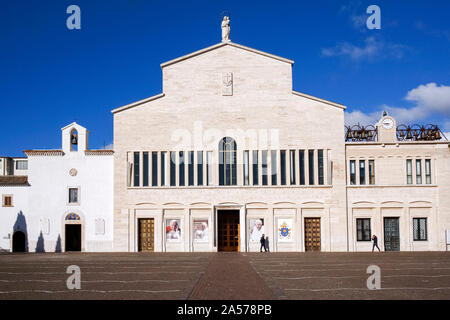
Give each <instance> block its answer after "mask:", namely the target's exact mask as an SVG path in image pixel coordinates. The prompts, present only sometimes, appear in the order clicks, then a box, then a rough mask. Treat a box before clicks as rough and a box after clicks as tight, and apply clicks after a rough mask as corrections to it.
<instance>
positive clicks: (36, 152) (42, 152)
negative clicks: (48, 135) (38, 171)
mask: <svg viewBox="0 0 450 320" xmlns="http://www.w3.org/2000/svg"><path fill="white" fill-rule="evenodd" d="M23 153H25V154H26V155H27V156H62V155H63V154H64V153H63V151H62V150H24V151H23Z"/></svg>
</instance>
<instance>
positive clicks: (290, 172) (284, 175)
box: [243, 150, 325, 186]
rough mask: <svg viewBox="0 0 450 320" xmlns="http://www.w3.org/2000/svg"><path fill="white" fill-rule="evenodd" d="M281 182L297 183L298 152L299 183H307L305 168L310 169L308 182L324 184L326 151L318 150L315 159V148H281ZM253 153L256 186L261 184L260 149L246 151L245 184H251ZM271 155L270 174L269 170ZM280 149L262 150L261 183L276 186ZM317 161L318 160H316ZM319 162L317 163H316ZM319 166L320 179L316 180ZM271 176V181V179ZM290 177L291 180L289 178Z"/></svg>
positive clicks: (285, 183)
mask: <svg viewBox="0 0 450 320" xmlns="http://www.w3.org/2000/svg"><path fill="white" fill-rule="evenodd" d="M279 152H280V175H281V176H280V184H281V185H282V186H284V185H287V184H288V181H289V184H290V185H296V184H297V178H296V172H297V168H296V166H297V164H296V161H295V159H296V154H297V153H298V159H299V163H298V166H299V168H298V170H299V176H300V177H299V178H300V181H299V184H300V185H305V184H306V181H305V170H308V184H309V185H314V184H316V183H317V184H318V185H323V184H324V183H325V173H324V170H325V164H324V151H323V150H317V159H315V155H314V154H315V150H280V151H279ZM305 152H306V153H307V155H308V168H306V167H305ZM250 154H252V173H253V181H252V184H253V185H254V186H257V185H260V184H259V183H260V182H259V171H258V170H259V160H258V159H259V158H258V154H259V151H244V161H243V166H244V168H243V174H244V185H250V178H249V172H250V165H249V157H250V156H249V155H250ZM269 155H270V164H271V166H270V168H271V169H270V174H269V172H268V164H269ZM277 155H278V151H276V150H270V151H269V150H262V151H261V170H262V172H261V185H263V186H267V185H272V186H275V185H277V184H278V163H277ZM288 157H289V167H288V165H287V160H288ZM316 161H317V162H316ZM316 163H317V164H316ZM316 168H317V176H318V181H317V182H316V181H315V174H316V171H315V170H316ZM269 177H270V181H269ZM288 179H289V180H288Z"/></svg>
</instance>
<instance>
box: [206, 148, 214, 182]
mask: <svg viewBox="0 0 450 320" xmlns="http://www.w3.org/2000/svg"><path fill="white" fill-rule="evenodd" d="M212 156H213V153H212V151H207V152H206V184H207V185H208V186H212V185H213V166H212Z"/></svg>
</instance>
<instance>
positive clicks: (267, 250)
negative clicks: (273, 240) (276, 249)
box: [264, 237, 270, 252]
mask: <svg viewBox="0 0 450 320" xmlns="http://www.w3.org/2000/svg"><path fill="white" fill-rule="evenodd" d="M264 249H266V252H270V248H269V237H266V240H265V241H264Z"/></svg>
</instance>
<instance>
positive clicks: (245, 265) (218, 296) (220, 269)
mask: <svg viewBox="0 0 450 320" xmlns="http://www.w3.org/2000/svg"><path fill="white" fill-rule="evenodd" d="M277 298H278V297H277V296H276V295H275V294H274V292H273V291H272V290H271V289H270V288H269V287H268V286H267V284H266V283H265V282H264V280H263V279H262V278H261V277H260V276H259V275H258V274H257V273H256V271H255V269H253V267H252V266H251V265H250V263H249V260H248V258H247V257H246V255H243V254H239V253H233V252H230V253H228V252H220V253H217V254H215V255H214V257H213V258H212V260H211V262H210V264H209V266H208V268H207V269H206V270H205V273H204V274H203V276H202V277H201V278H200V280H199V282H198V283H197V285H196V286H195V288H194V290H193V291H192V293H191V294H190V295H189V299H191V300H205V299H207V300H275V299H277Z"/></svg>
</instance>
